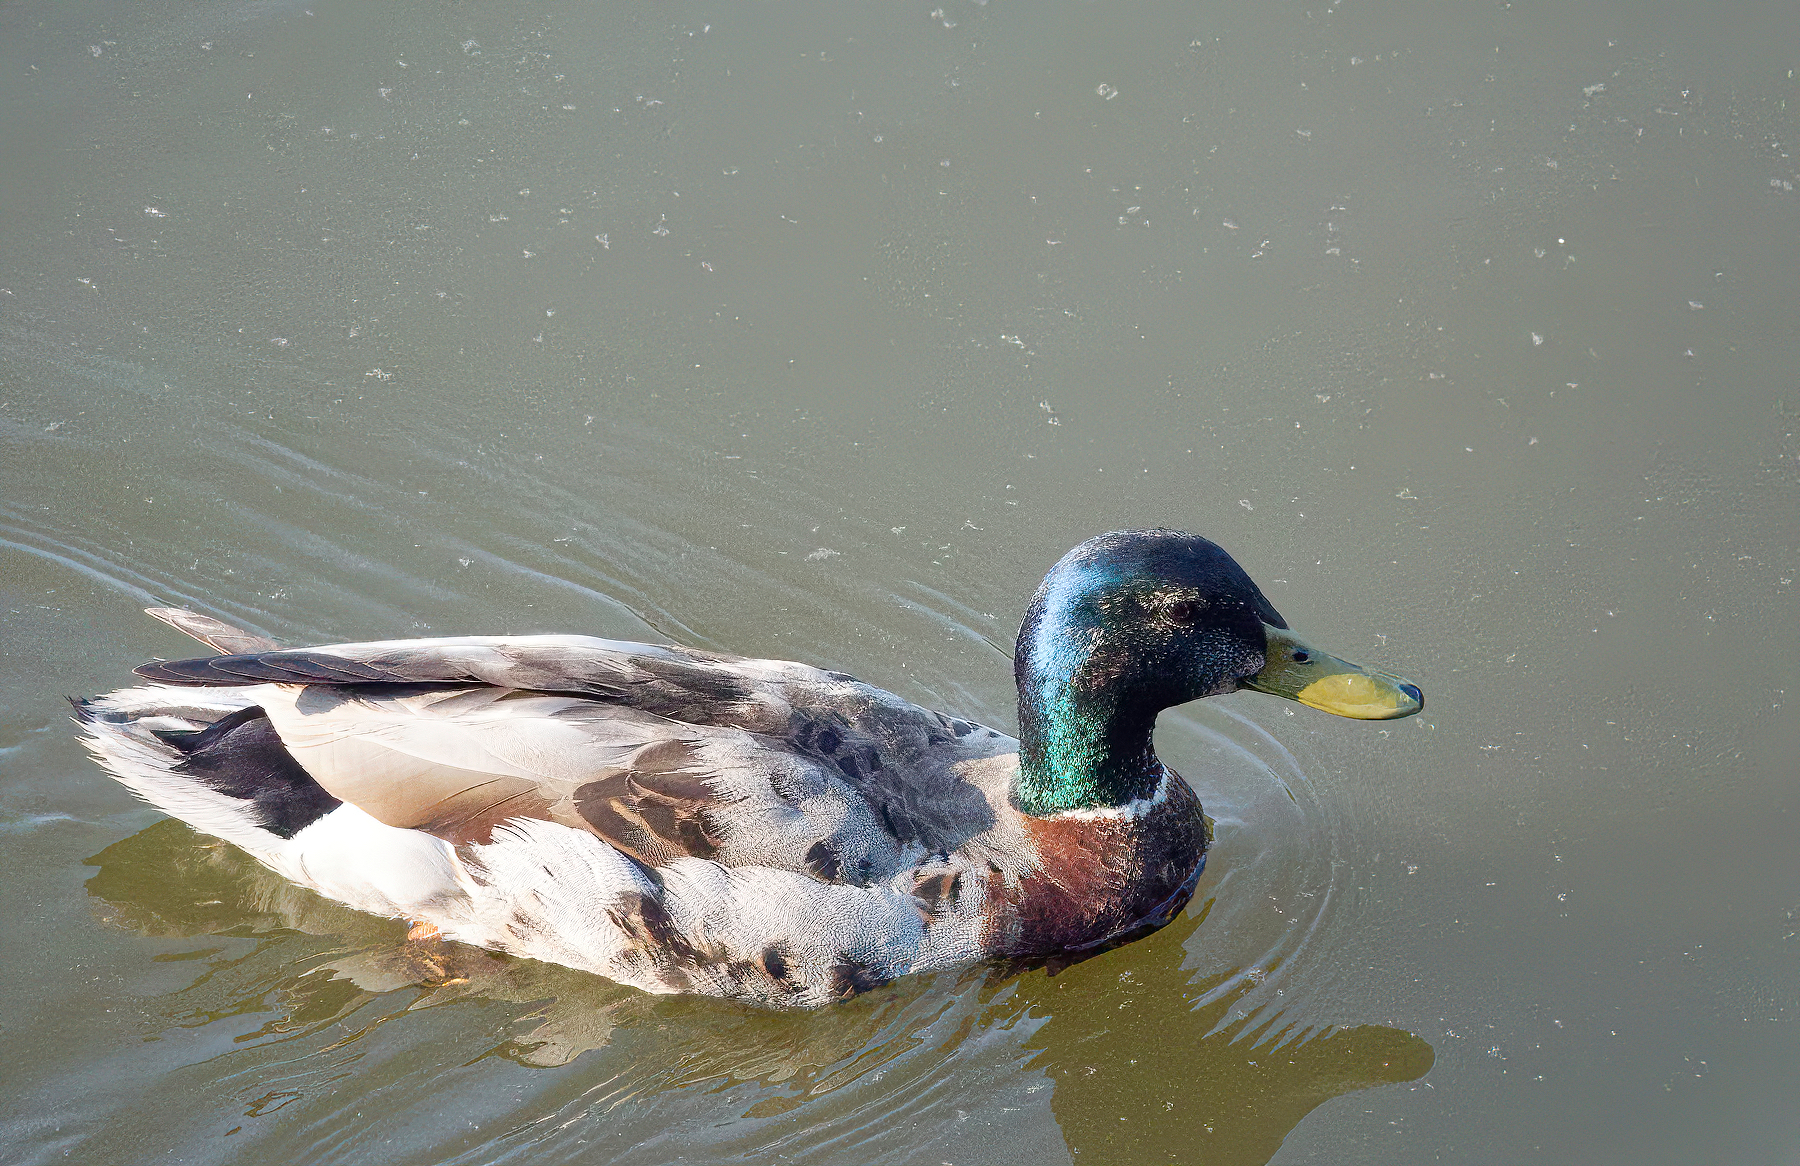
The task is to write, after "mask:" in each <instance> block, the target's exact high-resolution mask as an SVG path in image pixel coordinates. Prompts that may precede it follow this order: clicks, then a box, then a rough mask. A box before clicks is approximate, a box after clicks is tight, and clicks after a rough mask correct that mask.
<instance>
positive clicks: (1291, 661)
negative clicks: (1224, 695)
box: [1238, 624, 1425, 721]
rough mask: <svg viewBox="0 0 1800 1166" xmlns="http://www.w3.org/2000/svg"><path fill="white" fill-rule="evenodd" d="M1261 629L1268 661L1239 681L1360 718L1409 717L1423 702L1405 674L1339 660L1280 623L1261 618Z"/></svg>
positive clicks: (1343, 714) (1388, 718) (1420, 707)
mask: <svg viewBox="0 0 1800 1166" xmlns="http://www.w3.org/2000/svg"><path fill="white" fill-rule="evenodd" d="M1263 634H1264V635H1265V636H1267V637H1268V649H1267V654H1266V659H1267V663H1265V664H1264V665H1263V670H1262V671H1261V672H1258V673H1257V674H1256V675H1254V676H1246V677H1245V678H1244V679H1243V680H1240V681H1239V682H1238V685H1239V687H1242V688H1253V689H1255V690H1256V691H1257V692H1266V693H1269V694H1271V695H1273V696H1285V697H1287V698H1288V699H1289V700H1297V701H1299V702H1300V703H1301V704H1303V705H1306V706H1308V707H1309V708H1316V709H1318V710H1320V711H1321V712H1327V713H1335V714H1337V715H1338V716H1340V717H1355V718H1356V719H1358V720H1363V721H1387V720H1392V719H1394V718H1395V717H1410V716H1412V715H1413V714H1414V713H1416V712H1418V711H1419V710H1420V709H1422V708H1424V707H1425V694H1424V693H1422V692H1420V691H1419V686H1418V685H1416V684H1414V683H1412V682H1411V681H1410V680H1402V679H1401V678H1400V677H1398V676H1391V675H1389V674H1388V673H1386V672H1372V671H1370V670H1369V669H1367V668H1364V667H1363V666H1362V665H1360V664H1352V663H1350V661H1348V660H1340V659H1338V658H1337V657H1336V656H1333V655H1331V654H1329V653H1327V652H1321V651H1319V650H1318V649H1317V648H1315V647H1313V646H1312V645H1311V644H1309V643H1307V642H1306V641H1305V640H1303V639H1301V638H1300V637H1299V636H1297V635H1295V634H1294V633H1293V632H1290V631H1288V630H1286V629H1285V628H1278V627H1271V626H1270V625H1268V624H1264V625H1263Z"/></svg>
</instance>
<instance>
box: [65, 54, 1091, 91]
mask: <svg viewBox="0 0 1800 1166" xmlns="http://www.w3.org/2000/svg"><path fill="white" fill-rule="evenodd" d="M95 55H96V56H98V55H99V54H95ZM1094 92H1095V93H1097V94H1099V95H1100V97H1101V98H1102V99H1103V100H1106V101H1111V100H1112V99H1113V98H1115V97H1117V96H1118V95H1119V91H1118V89H1116V88H1114V87H1113V86H1111V85H1108V84H1107V83H1106V82H1104V81H1102V82H1101V83H1100V84H1098V85H1096V86H1094Z"/></svg>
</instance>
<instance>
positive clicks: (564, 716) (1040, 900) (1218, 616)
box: [76, 530, 1424, 1006]
mask: <svg viewBox="0 0 1800 1166" xmlns="http://www.w3.org/2000/svg"><path fill="white" fill-rule="evenodd" d="M149 614H151V615H153V616H156V617H157V618H159V619H162V620H164V621H165V622H167V623H169V624H171V625H173V626H175V627H176V628H179V629H181V630H182V631H185V632H187V633H189V634H190V635H192V636H194V637H195V638H197V639H199V640H201V641H203V642H205V643H206V644H207V645H209V646H210V647H212V648H214V649H215V650H216V651H219V652H222V653H225V654H224V655H218V656H212V657H206V658H201V659H193V660H172V661H163V662H157V663H151V664H145V665H143V666H142V667H140V668H138V669H136V672H137V674H138V675H139V676H142V677H143V678H145V679H146V680H148V681H150V682H151V683H149V684H146V685H143V686H140V687H136V688H127V689H122V690H120V691H118V692H114V693H111V694H109V695H107V696H102V697H97V698H94V699H91V700H85V701H78V702H76V711H77V714H78V718H79V719H80V720H81V721H82V722H83V724H84V726H85V732H86V744H87V745H88V747H89V748H90V749H91V750H92V751H93V753H94V755H95V756H96V757H97V758H98V760H99V761H100V763H101V764H102V765H103V766H104V767H105V768H106V769H107V770H108V771H109V772H110V773H111V774H112V775H113V776H114V777H116V778H117V779H118V780H119V781H121V782H123V783H124V784H125V785H126V786H127V787H128V788H130V789H131V790H132V792H134V793H135V794H137V795H138V796H139V797H141V798H143V799H144V800H145V801H148V802H150V803H151V804H152V805H154V806H156V807H158V808H159V809H161V810H163V811H164V812H166V813H168V814H171V815H173V816H174V817H177V818H179V819H181V820H182V821H184V822H187V823H188V824H189V825H191V826H193V827H194V828H196V829H198V830H200V831H203V832H204V833H207V834H211V835H215V836H217V837H219V838H222V839H225V840H226V841H229V842H231V843H234V844H236V845H237V846H239V847H242V848H243V849H244V850H245V851H247V852H249V853H250V854H251V855H252V856H254V857H255V858H256V859H258V860H259V861H261V862H262V863H264V864H266V865H267V866H269V867H270V868H272V869H273V870H275V871H276V872H277V873H279V874H281V875H283V876H285V877H287V878H289V879H291V880H293V881H294V882H296V883H299V884H301V885H303V886H306V887H310V888H312V889H313V890H315V891H317V892H319V893H320V894H323V895H326V896H329V897H330V898H332V899H336V900H338V901H340V902H343V903H346V904H349V905H350V906H352V907H356V908H359V909H361V910H363V911H369V912H373V913H375V914H378V915H385V916H390V917H394V918H399V919H407V920H411V921H413V923H414V929H413V932H412V933H411V934H412V935H413V936H414V937H415V938H429V939H430V940H431V941H434V942H435V941H437V939H438V938H439V937H441V938H442V939H449V940H458V941H461V942H464V943H471V944H477V945H480V946H482V947H487V948H493V949H498V950H502V951H506V952H511V953H515V954H517V955H521V956H528V957H531V958H533V959H539V960H547V961H550V962H553V963H558V964H564V965H567V966H569V967H572V968H578V969H583V970H586V971H590V972H595V973H598V974H600V975H602V976H607V977H610V978H611V979H613V980H616V981H620V982H623V983H626V984H630V985H635V986H636V987H638V988H641V989H644V990H646V991H649V992H698V993H706V994H710V995H716V996H730V997H739V998H744V999H749V1000H754V1001H758V1002H763V1003H767V1004H774V1005H779V1006H814V1005H819V1004H824V1003H827V1002H829V1001H833V1000H839V999H843V998H845V997H847V996H851V995H854V994H856V993H858V992H861V991H864V990H866V989H868V988H871V987H874V986H876V985H879V984H883V983H886V982H887V981H889V980H892V979H893V978H895V977H897V976H902V975H907V974H909V973H914V972H924V971H931V970H935V969H940V968H948V967H954V966H957V965H962V964H968V963H972V962H975V961H979V960H988V959H1033V958H1069V957H1070V956H1071V955H1072V953H1082V952H1089V951H1093V950H1096V949H1099V948H1102V947H1105V946H1107V945H1110V944H1113V943H1117V942H1120V941H1121V940H1122V939H1124V938H1127V937H1130V936H1133V935H1135V934H1139V933H1143V932H1146V931H1148V930H1151V929H1154V928H1156V927H1159V926H1161V925H1162V924H1164V923H1166V922H1167V921H1168V920H1169V919H1170V918H1171V917H1172V916H1173V915H1174V914H1175V913H1176V912H1177V911H1179V910H1180V909H1181V908H1182V906H1183V905H1184V904H1185V903H1186V902H1187V899H1188V897H1189V896H1190V895H1191V894H1192V893H1193V889H1194V885H1195V882H1196V881H1197V880H1198V878H1199V876H1200V871H1201V868H1202V866H1203V865H1204V861H1205V857H1206V846H1207V829H1206V823H1205V819H1204V818H1203V817H1202V815H1201V810H1200V802H1199V800H1198V799H1197V798H1196V797H1195V795H1194V792H1193V790H1192V789H1191V788H1190V787H1189V785H1188V783H1187V782H1186V781H1185V780H1183V779H1182V778H1181V777H1180V776H1179V775H1177V774H1176V773H1175V772H1174V771H1173V770H1171V769H1170V768H1169V767H1168V766H1166V765H1164V764H1163V762H1162V761H1161V760H1160V759H1159V758H1158V757H1157V755H1156V751H1155V748H1154V746H1153V743H1152V730H1153V729H1154V727H1155V724H1156V716H1157V713H1158V712H1160V711H1161V710H1163V709H1165V708H1169V707H1171V706H1173V705H1179V704H1183V703H1186V702H1188V701H1193V700H1198V699H1201V698H1203V697H1209V696H1218V695H1220V694H1222V693H1227V692H1234V691H1236V690H1238V689H1240V688H1250V689H1255V690H1257V691H1260V692H1266V693H1272V694H1274V695H1276V696H1282V697H1287V698H1289V699H1292V700H1296V701H1299V702H1300V703H1302V704H1306V705H1310V706H1312V707H1313V708H1317V709H1322V710H1324V711H1326V712H1330V713H1336V714H1338V715H1341V716H1347V717H1358V718H1365V719H1382V718H1391V717H1403V716H1408V715H1410V714H1412V713H1416V712H1418V711H1419V709H1420V708H1421V707H1423V703H1424V701H1423V697H1422V696H1421V694H1420V692H1419V689H1418V688H1417V687H1416V686H1414V685H1412V684H1410V683H1408V682H1406V681H1404V680H1402V679H1400V678H1398V677H1395V676H1389V675H1386V674H1383V673H1379V672H1372V671H1368V670H1366V669H1363V668H1361V667H1359V666H1357V665H1355V664H1350V663H1348V662H1346V661H1344V660H1340V659H1338V658H1337V657H1335V656H1330V655H1327V654H1325V653H1324V652H1320V651H1318V650H1316V649H1314V648H1312V647H1311V646H1309V645H1308V644H1306V643H1305V641H1303V640H1301V639H1300V638H1299V637H1298V636H1296V635H1295V634H1294V633H1293V632H1292V631H1290V630H1289V629H1288V626H1287V623H1286V621H1285V620H1283V619H1282V618H1281V615H1280V614H1279V613H1278V612H1277V611H1276V610H1275V608H1274V607H1273V605H1271V604H1270V603H1269V601H1268V600H1267V599H1266V598H1264V596H1263V593H1262V592H1261V591H1260V590H1259V589H1258V588H1257V586H1256V584H1255V583H1253V582H1252V581H1251V580H1250V577H1249V576H1248V575H1247V574H1245V572H1244V570H1243V568H1242V567H1240V566H1238V564H1237V562H1236V561H1235V560H1233V559H1232V557H1231V556H1230V555H1229V554H1227V553H1226V552H1225V551H1224V550H1222V549H1220V548H1219V547H1218V546H1216V545H1214V544H1213V543H1211V542H1209V541H1207V540H1206V539H1204V538H1200V537H1198V536H1195V535H1191V534H1185V533H1182V532H1179V531H1171V530H1137V531H1120V532H1116V533H1113V534H1105V535H1101V536H1099V537H1097V538H1094V539H1090V540H1089V541H1087V542H1085V543H1083V544H1081V545H1080V546H1078V547H1076V548H1075V549H1074V550H1072V551H1070V552H1069V553H1068V554H1067V555H1065V556H1064V557H1063V558H1062V560H1061V561H1060V562H1058V563H1057V564H1056V566H1055V567H1053V568H1052V569H1051V570H1050V573H1049V574H1048V575H1047V576H1046V577H1045V578H1044V582H1043V584H1042V585H1041V586H1040V587H1039V588H1038V590H1037V594H1036V595H1035V596H1033V598H1032V601H1031V605H1030V607H1029V608H1028V609H1027V611H1026V614H1025V620H1024V625H1023V627H1022V628H1021V629H1020V631H1019V639H1018V650H1017V656H1016V659H1015V663H1014V676H1015V679H1016V680H1017V683H1018V689H1019V737H1018V739H1016V740H1015V739H1014V738H1012V737H1009V736H1007V735H1006V734H1004V733H1001V732H999V731H998V730H996V729H991V728H988V727H987V726H985V725H980V724H977V723H975V722H973V721H969V720H965V719H963V718H960V717H955V716H950V715H948V714H945V713H940V712H934V711H932V710H930V709H926V708H922V707H920V706H918V705H915V704H912V703H910V702H908V701H905V700H901V699H900V698H899V697H897V696H894V695H893V694H892V693H889V692H885V691H883V690H882V689H879V688H875V687H872V686H870V685H867V684H864V683H863V682H861V681H859V680H856V679H855V678H853V677H850V676H846V675H844V674H843V673H841V672H829V671H825V670H823V669H819V668H814V667H811V666H809V665H805V664H797V663H791V662H788V661H781V660H751V659H743V658H740V657H736V656H726V655H719V654H716V653H712V652H702V651H696V650H694V649H690V648H681V647H672V646H664V645H656V644H638V643H626V642H621V641H616V640H603V639H594V638H590V637H587V636H566V635H550V636H543V635H540V636H466V637H454V638H446V639H421V640H385V641H379V642H374V643H359V644H334V645H329V646H326V647H316V648H295V649H286V650H283V649H280V648H278V647H277V646H276V645H275V644H274V643H272V642H270V641H268V640H265V639H263V638H261V637H259V636H256V635H253V634H251V633H248V632H244V631H240V630H238V629H236V628H232V627H229V626H227V625H225V624H222V623H220V622H218V621H217V620H213V619H210V618H208V617H206V616H202V615H198V614H195V613H193V612H188V611H181V610H177V609H168V608H155V609H151V610H150V612H149Z"/></svg>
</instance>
